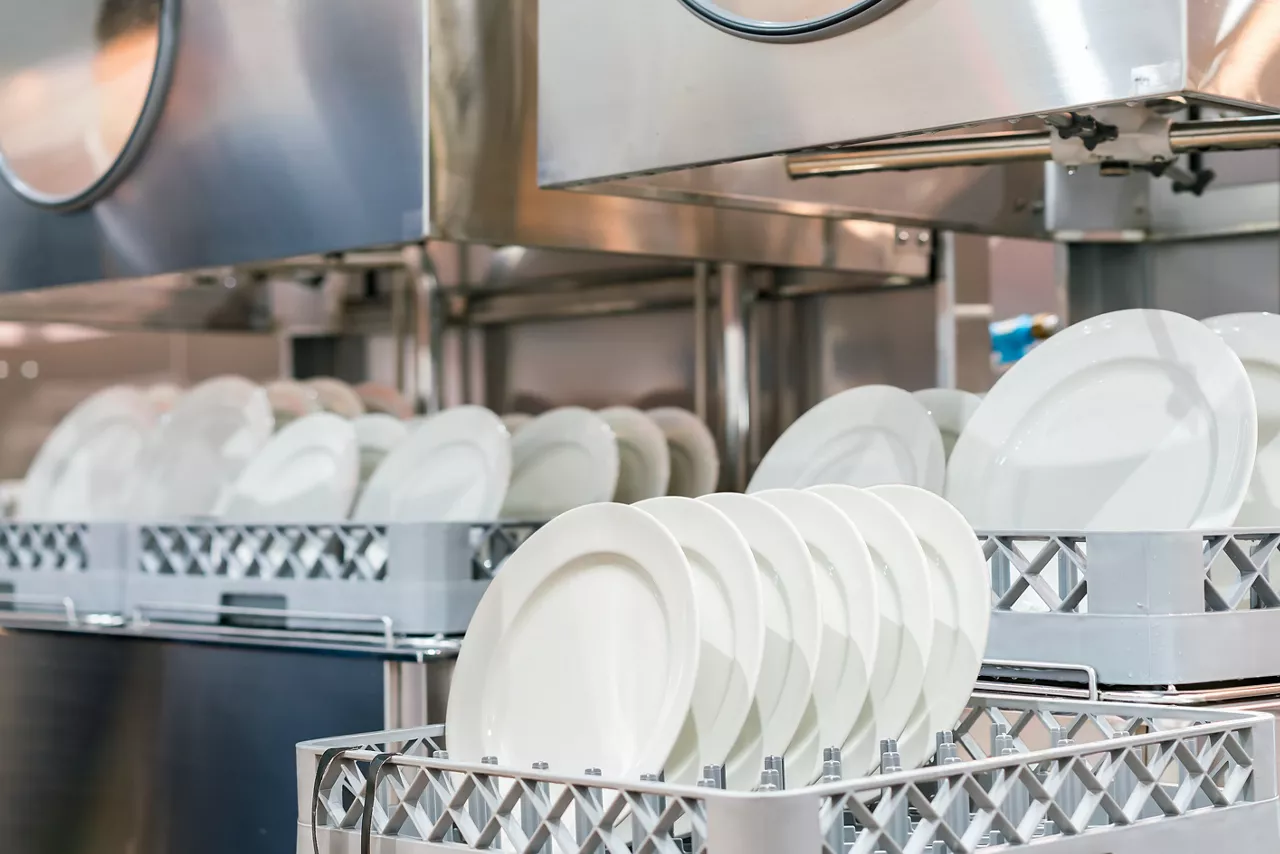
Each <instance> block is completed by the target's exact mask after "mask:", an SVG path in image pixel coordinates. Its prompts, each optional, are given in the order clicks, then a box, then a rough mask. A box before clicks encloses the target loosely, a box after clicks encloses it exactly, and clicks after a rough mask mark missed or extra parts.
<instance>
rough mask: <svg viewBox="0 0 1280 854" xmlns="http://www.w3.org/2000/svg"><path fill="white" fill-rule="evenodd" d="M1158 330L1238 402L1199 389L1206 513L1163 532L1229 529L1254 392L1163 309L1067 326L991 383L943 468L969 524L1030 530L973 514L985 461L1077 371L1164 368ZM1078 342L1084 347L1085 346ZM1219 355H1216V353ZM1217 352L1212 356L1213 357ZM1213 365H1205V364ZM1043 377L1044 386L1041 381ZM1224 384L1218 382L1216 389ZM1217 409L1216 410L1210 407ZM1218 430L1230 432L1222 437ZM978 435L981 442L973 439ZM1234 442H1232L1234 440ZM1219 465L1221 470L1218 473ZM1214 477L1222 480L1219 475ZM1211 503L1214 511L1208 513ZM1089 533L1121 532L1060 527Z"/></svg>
mask: <svg viewBox="0 0 1280 854" xmlns="http://www.w3.org/2000/svg"><path fill="white" fill-rule="evenodd" d="M1153 324H1158V328H1159V332H1160V335H1161V341H1162V342H1163V343H1162V344H1161V345H1160V346H1161V347H1162V348H1163V349H1164V350H1165V351H1167V350H1168V349H1169V348H1170V346H1172V345H1171V344H1170V343H1169V342H1170V341H1171V340H1173V339H1174V338H1175V337H1177V338H1179V339H1180V340H1182V341H1183V342H1184V344H1183V347H1184V348H1190V350H1191V353H1189V354H1188V355H1191V354H1194V355H1195V357H1196V359H1197V362H1196V364H1199V365H1200V367H1199V368H1197V369H1196V370H1193V371H1189V372H1188V373H1190V375H1191V376H1192V379H1193V380H1196V379H1197V378H1201V380H1202V377H1203V374H1204V373H1206V372H1211V373H1212V374H1213V375H1214V377H1215V378H1217V379H1219V380H1223V379H1229V380H1230V381H1231V384H1232V385H1233V386H1239V388H1241V389H1242V390H1243V392H1244V393H1243V394H1235V395H1234V396H1233V395H1232V394H1222V393H1219V392H1217V391H1215V390H1212V389H1211V390H1206V389H1205V387H1204V384H1203V382H1202V381H1200V382H1197V387H1198V388H1199V389H1200V393H1201V394H1202V396H1203V397H1204V399H1205V400H1206V401H1207V402H1208V404H1209V412H1210V417H1211V418H1212V419H1213V420H1214V422H1215V424H1216V427H1217V428H1218V429H1216V430H1215V433H1217V434H1221V435H1219V436H1218V439H1217V440H1215V442H1216V443H1217V444H1220V445H1221V446H1222V448H1221V449H1220V450H1219V452H1218V453H1217V454H1216V455H1215V457H1214V459H1213V460H1212V461H1211V465H1210V470H1211V472H1212V475H1211V477H1212V480H1211V483H1210V485H1209V488H1208V497H1205V496H1201V499H1202V506H1204V509H1203V510H1202V511H1201V512H1200V514H1199V515H1198V516H1197V517H1196V518H1194V519H1189V520H1187V521H1186V522H1185V523H1171V524H1169V525H1167V526H1163V527H1169V528H1184V529H1197V528H1219V527H1231V525H1232V523H1233V522H1234V521H1235V518H1236V516H1237V515H1238V514H1239V512H1240V508H1241V507H1242V506H1243V504H1244V501H1245V498H1246V496H1247V493H1248V487H1249V481H1250V479H1251V477H1252V474H1253V467H1254V459H1255V456H1256V452H1257V443H1258V423H1257V421H1258V419H1257V403H1256V401H1255V400H1254V398H1253V391H1252V384H1251V383H1250V381H1249V378H1248V374H1247V373H1246V372H1245V369H1244V365H1243V364H1242V363H1241V361H1240V358H1239V356H1237V355H1236V353H1235V352H1234V351H1233V350H1232V349H1231V347H1230V346H1228V345H1227V343H1226V342H1225V341H1223V340H1222V338H1221V336H1219V335H1218V334H1217V333H1215V332H1214V331H1213V330H1212V329H1210V328H1209V327H1208V326H1206V325H1205V324H1203V323H1201V322H1200V321H1198V320H1195V319H1193V318H1191V317H1188V316H1186V315H1184V314H1179V313H1177V312H1172V311H1166V310H1163V309H1142V308H1139V309H1124V310H1122V311H1114V312H1110V313H1107V314H1101V315H1098V316H1096V317H1092V318H1089V319H1087V320H1083V321H1080V322H1079V323H1076V324H1073V325H1071V326H1068V327H1067V328H1066V329H1064V330H1063V331H1061V332H1059V333H1058V334H1057V335H1054V336H1053V337H1052V338H1049V339H1048V340H1046V341H1045V342H1044V343H1043V344H1041V345H1040V346H1039V347H1036V348H1034V349H1033V350H1032V351H1031V352H1030V353H1028V354H1027V355H1026V356H1025V357H1024V358H1023V359H1021V360H1020V361H1019V362H1017V363H1016V364H1015V365H1014V366H1013V367H1012V368H1011V369H1010V370H1009V371H1008V372H1007V373H1006V374H1005V375H1004V376H1003V377H1001V379H1000V381H999V382H997V383H996V384H995V385H994V386H993V387H992V388H991V390H990V392H989V393H988V395H987V397H986V398H985V399H984V400H983V405H982V407H981V409H979V410H978V412H976V413H974V416H973V418H972V419H970V421H969V423H968V425H967V426H966V428H965V431H964V433H962V434H961V435H960V438H959V439H958V440H957V441H956V444H955V447H954V448H953V449H952V452H951V459H950V460H949V461H948V464H947V488H946V493H945V494H946V498H947V500H948V501H950V502H951V503H952V504H954V505H955V506H956V507H957V508H959V509H960V510H961V512H962V513H964V515H965V516H966V517H968V518H971V519H973V521H974V522H975V524H976V525H977V526H978V527H981V528H983V529H1008V530H1016V529H1030V528H1032V527H1036V526H1028V525H1025V524H1003V525H1002V524H992V522H995V521H996V520H994V519H988V518H985V517H984V516H983V513H984V512H985V511H982V512H979V510H980V508H981V507H982V506H984V505H983V504H982V502H981V500H980V499H981V497H982V496H985V495H986V494H987V492H988V490H987V489H985V488H984V487H983V486H982V485H981V484H983V483H984V482H985V476H984V474H985V473H986V472H988V470H989V468H990V460H991V459H992V458H993V457H995V456H996V455H997V454H998V453H999V449H1000V448H1003V447H1004V446H1005V444H1006V443H1007V441H1008V439H1009V438H1010V434H1011V433H1012V432H1013V431H1014V430H1015V429H1016V425H1017V424H1018V423H1020V421H1021V419H1022V418H1023V417H1025V415H1026V413H1027V412H1029V411H1030V410H1031V409H1032V408H1033V407H1035V406H1036V405H1037V404H1038V403H1039V402H1040V401H1041V400H1043V399H1044V397H1045V396H1046V395H1047V394H1049V393H1051V390H1052V388H1053V387H1056V386H1057V385H1059V384H1060V383H1061V382H1062V381H1063V379H1065V378H1068V377H1071V376H1073V375H1076V374H1078V373H1079V372H1080V369H1081V368H1082V367H1083V366H1086V365H1088V366H1091V367H1092V366H1096V365H1099V364H1106V363H1109V362H1114V361H1117V360H1118V359H1121V358H1134V357H1135V356H1139V357H1143V358H1145V359H1147V360H1148V361H1152V362H1154V363H1159V364H1168V363H1169V360H1168V358H1167V355H1164V356H1163V357H1161V354H1155V353H1154V352H1153V344H1152V341H1153V336H1152V334H1151V332H1150V328H1151V326H1152V325H1153ZM1102 334H1106V335H1107V336H1108V337H1107V340H1109V341H1111V342H1115V344H1114V345H1113V346H1112V347H1110V348H1109V349H1108V350H1107V351H1106V352H1105V353H1104V354H1103V356H1102V357H1101V358H1099V357H1098V353H1099V347H1098V344H1097V342H1098V340H1099V335H1102ZM1082 339H1088V346H1085V344H1084V342H1083V341H1082ZM1218 348H1220V349H1218ZM1214 350H1218V352H1217V353H1216V354H1215V353H1214V352H1213V351H1214ZM1210 359H1212V360H1214V361H1213V364H1206V362H1207V361H1208V360H1210ZM1176 364H1178V365H1188V364H1191V362H1189V361H1188V360H1187V357H1185V356H1184V357H1180V358H1179V359H1178V361H1177V362H1176ZM1046 375H1048V379H1046ZM1225 385H1226V383H1225V382H1216V383H1215V386H1216V387H1218V388H1221V387H1224V386H1225ZM1215 404H1220V405H1215ZM1224 422H1228V423H1227V426H1228V428H1232V427H1234V429H1227V430H1222V429H1221V428H1222V427H1223V424H1224ZM979 434H981V435H982V438H981V439H980V438H978V437H979ZM1232 434H1234V435H1232ZM1224 463H1226V464H1225V465H1224ZM1219 472H1225V473H1223V474H1221V475H1219ZM1210 499H1216V500H1217V501H1216V506H1213V505H1209V501H1210ZM1055 527H1072V528H1088V529H1090V530H1099V531H1105V530H1120V529H1127V528H1129V527H1131V526H1123V527H1122V528H1121V527H1117V526H1115V525H1113V524H1107V523H1106V522H1105V521H1102V522H1096V523H1092V524H1087V525H1077V524H1071V523H1068V524H1066V525H1065V526H1055Z"/></svg>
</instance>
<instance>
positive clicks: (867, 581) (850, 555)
mask: <svg viewBox="0 0 1280 854" xmlns="http://www.w3.org/2000/svg"><path fill="white" fill-rule="evenodd" d="M754 497H755V498H758V499H760V500H761V501H763V502H765V503H766V504H769V505H770V506H772V507H774V508H775V509H777V510H779V511H780V512H781V513H782V515H784V516H786V517H787V520H788V521H790V522H791V524H793V525H795V526H796V530H797V531H798V532H799V533H800V537H801V539H803V540H804V541H805V545H806V546H808V548H809V556H810V558H811V559H812V562H813V569H814V579H815V581H816V584H817V591H818V603H819V607H820V614H819V621H820V623H821V625H822V642H821V646H820V647H819V649H818V664H817V667H816V668H815V671H814V679H813V691H812V702H813V704H814V709H815V712H816V715H807V716H806V719H807V722H808V723H809V724H810V726H811V727H812V734H811V735H810V734H808V733H806V732H805V726H804V723H802V724H801V731H800V732H798V733H797V734H796V736H795V738H793V739H792V742H791V745H790V746H789V748H788V751H789V752H788V753H786V754H784V757H785V758H786V767H787V769H788V772H787V773H788V776H789V777H790V779H792V780H794V781H796V782H800V781H804V782H812V781H814V780H817V779H818V778H819V777H821V776H822V748H823V747H839V746H841V745H843V744H844V742H845V740H846V739H847V738H848V736H849V733H850V732H851V731H852V730H853V724H854V722H855V721H856V720H857V718H858V715H859V713H860V712H861V711H862V707H863V705H864V704H865V703H866V701H867V690H868V686H869V684H870V676H871V668H872V666H873V665H874V663H875V655H876V644H877V642H878V641H879V636H880V613H879V607H878V605H877V602H876V579H875V570H874V568H873V565H872V563H871V553H870V552H869V551H868V550H867V544H866V541H865V540H863V538H862V534H860V533H858V529H857V528H856V527H855V526H854V524H853V522H851V521H849V517H848V516H846V515H845V514H844V513H842V512H841V511H840V509H839V508H838V507H837V506H836V505H835V504H833V503H832V502H830V501H828V500H826V499H825V498H823V497H821V496H820V495H817V494H814V493H811V492H801V491H799V490H795V489H770V490H765V491H764V492H757V493H756V494H755V496H754ZM810 743H811V744H812V747H810V746H809V744H810Z"/></svg>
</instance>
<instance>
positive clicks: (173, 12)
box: [0, 0, 180, 211]
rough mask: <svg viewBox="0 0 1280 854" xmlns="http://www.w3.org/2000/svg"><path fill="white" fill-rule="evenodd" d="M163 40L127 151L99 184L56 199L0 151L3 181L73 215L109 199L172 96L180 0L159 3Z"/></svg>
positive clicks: (38, 202) (28, 198) (35, 201)
mask: <svg viewBox="0 0 1280 854" xmlns="http://www.w3.org/2000/svg"><path fill="white" fill-rule="evenodd" d="M160 2H161V8H160V23H159V30H160V38H159V43H158V46H157V49H156V63H155V67H154V68H153V69H152V72H151V85H150V87H148V89H147V97H146V100H144V101H143V102H142V109H141V110H140V111H139V112H138V118H137V119H136V120H135V121H134V123H133V131H132V132H131V133H130V134H129V139H128V140H126V141H125V144H124V148H123V149H121V150H120V153H119V154H118V155H117V156H116V159H115V162H114V163H112V164H111V167H110V168H109V169H107V171H106V172H104V173H102V175H101V176H99V177H98V179H97V180H96V181H94V182H93V183H91V184H90V185H89V186H87V187H85V188H84V189H82V190H79V191H77V192H75V193H70V194H67V195H53V194H50V193H45V192H41V191H40V190H37V189H35V188H34V187H32V186H31V185H30V184H28V183H27V182H26V181H24V180H22V178H21V177H19V176H18V175H17V173H15V172H14V171H13V170H12V169H10V168H9V162H8V160H7V159H6V158H5V156H4V151H3V149H0V178H3V179H4V182H5V183H6V184H8V185H9V188H10V189H12V190H13V191H14V192H15V193H16V194H17V195H18V196H19V197H20V198H21V199H23V200H24V201H27V202H30V203H31V204H33V205H36V206H37V207H41V208H45V209H47V210H52V211H72V210H76V209H78V208H82V207H86V206H87V205H89V204H92V203H93V202H96V201H98V200H99V199H100V198H102V197H103V196H105V195H107V193H109V192H110V191H111V190H113V189H115V187H116V185H118V184H119V183H120V181H121V180H122V179H123V178H124V176H125V175H127V174H129V170H130V169H132V168H133V166H134V164H135V163H136V162H137V161H138V159H139V158H140V157H141V155H142V152H143V151H144V150H145V148H146V145H147V142H148V140H150V138H151V133H152V131H153V130H154V129H155V126H156V125H157V124H158V123H159V120H160V116H161V114H162V113H163V112H164V103H165V100H166V99H167V98H168V95H169V84H170V83H171V82H172V79H173V69H174V64H175V61H176V57H177V50H178V17H179V16H178V6H179V5H180V4H179V2H178V0H160Z"/></svg>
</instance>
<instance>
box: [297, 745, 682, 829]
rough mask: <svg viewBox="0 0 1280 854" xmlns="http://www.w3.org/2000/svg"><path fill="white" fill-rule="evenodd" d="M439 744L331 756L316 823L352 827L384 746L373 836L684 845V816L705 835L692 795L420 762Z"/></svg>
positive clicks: (357, 821) (358, 818) (358, 821)
mask: <svg viewBox="0 0 1280 854" xmlns="http://www.w3.org/2000/svg"><path fill="white" fill-rule="evenodd" d="M443 743H444V740H443V738H436V739H430V738H428V739H420V740H415V741H412V742H408V743H406V744H403V745H386V744H381V745H369V746H366V747H365V748H363V750H361V751H351V752H349V753H348V754H347V755H345V756H344V757H342V758H340V759H338V760H336V761H335V762H334V763H333V764H332V765H330V766H329V769H328V770H327V772H326V773H325V775H324V777H323V778H322V780H321V783H320V789H319V797H318V798H317V801H316V804H315V806H316V807H317V811H316V818H317V822H318V823H319V824H320V825H323V826H328V827H336V828H340V829H346V830H359V829H360V825H361V822H362V820H363V812H364V805H365V796H366V783H367V779H368V777H367V774H368V770H369V759H370V758H371V756H370V754H376V753H380V752H382V751H384V750H388V749H390V750H396V751H397V752H399V753H401V754H402V756H398V757H396V759H395V760H394V761H393V762H391V763H389V764H387V765H386V766H384V768H383V775H382V776H381V777H380V779H379V781H378V789H377V795H376V797H375V803H374V807H373V812H372V825H371V831H372V835H373V836H374V837H381V838H385V837H395V838H401V839H417V840H423V841H426V842H431V843H451V844H454V845H458V846H460V847H462V848H466V849H471V850H486V849H500V850H503V851H529V852H537V851H550V850H555V851H557V852H563V854H572V852H579V853H580V854H587V852H594V851H610V852H627V851H628V850H630V851H632V852H636V853H637V854H639V852H652V854H686V848H685V846H684V844H683V842H682V840H681V839H680V838H679V837H677V836H676V835H675V833H674V830H675V828H676V826H677V823H678V822H680V823H681V824H682V826H683V822H682V821H681V820H682V819H684V820H687V822H688V825H689V831H690V832H691V833H692V834H693V836H694V837H695V838H699V839H705V837H706V818H705V811H704V810H703V809H702V806H701V802H700V800H699V799H698V798H690V797H673V796H670V795H668V794H663V793H660V792H658V791H656V790H652V789H651V790H646V789H643V788H635V789H631V788H615V787H611V786H606V785H602V784H595V783H593V782H592V781H591V778H589V777H582V778H580V779H577V780H575V781H568V780H567V779H565V778H552V777H550V776H548V775H546V773H545V772H541V773H540V772H536V771H535V772H532V774H531V775H530V776H524V775H514V774H511V773H510V772H503V771H500V770H498V769H497V768H496V767H495V768H494V770H493V772H492V773H480V772H478V771H477V770H475V768H474V766H472V770H450V769H449V767H448V765H449V763H448V761H447V760H433V761H432V762H431V763H430V764H428V763H427V762H425V761H422V760H423V759H424V758H425V757H429V756H431V755H432V753H433V752H434V751H436V750H439V749H441V746H442V745H443ZM415 758H417V760H418V761H415ZM432 766H438V767H432ZM534 775H538V776H534ZM701 850H702V848H701V847H700V846H699V847H698V848H697V849H695V851H701Z"/></svg>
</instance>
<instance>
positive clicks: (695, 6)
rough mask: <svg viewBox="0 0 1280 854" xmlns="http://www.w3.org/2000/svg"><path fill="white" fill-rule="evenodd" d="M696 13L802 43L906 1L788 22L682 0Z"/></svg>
mask: <svg viewBox="0 0 1280 854" xmlns="http://www.w3.org/2000/svg"><path fill="white" fill-rule="evenodd" d="M679 2H680V4H681V5H683V6H684V7H685V8H686V9H688V10H689V11H690V12H692V13H693V14H695V15H697V16H698V17H699V18H701V19H702V20H703V21H705V22H707V23H708V24H711V25H712V26H713V27H716V28H717V29H720V30H724V31H725V32H727V33H731V34H732V35H736V36H739V37H741V38H746V39H752V40H754V41H766V42H798V41H812V40H815V39H820V38H827V37H829V36H833V35H836V34H838V33H843V32H847V31H849V30H851V29H854V28H856V27H860V26H862V25H863V24H866V23H869V22H870V21H872V20H874V19H876V18H878V17H880V16H881V15H883V14H885V13H886V12H888V11H890V10H892V9H893V8H894V7H896V6H898V5H899V4H900V3H902V2H904V0H856V2H851V3H850V4H849V5H848V6H846V7H845V8H844V9H841V10H840V11H837V12H831V13H830V14H827V15H823V16H822V17H820V18H811V19H809V20H807V21H796V22H792V23H785V22H779V21H760V20H756V19H754V18H747V17H744V16H742V15H736V14H734V13H733V12H729V11H727V10H725V9H722V8H721V7H720V6H719V5H718V4H716V3H715V2H713V0H679Z"/></svg>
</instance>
